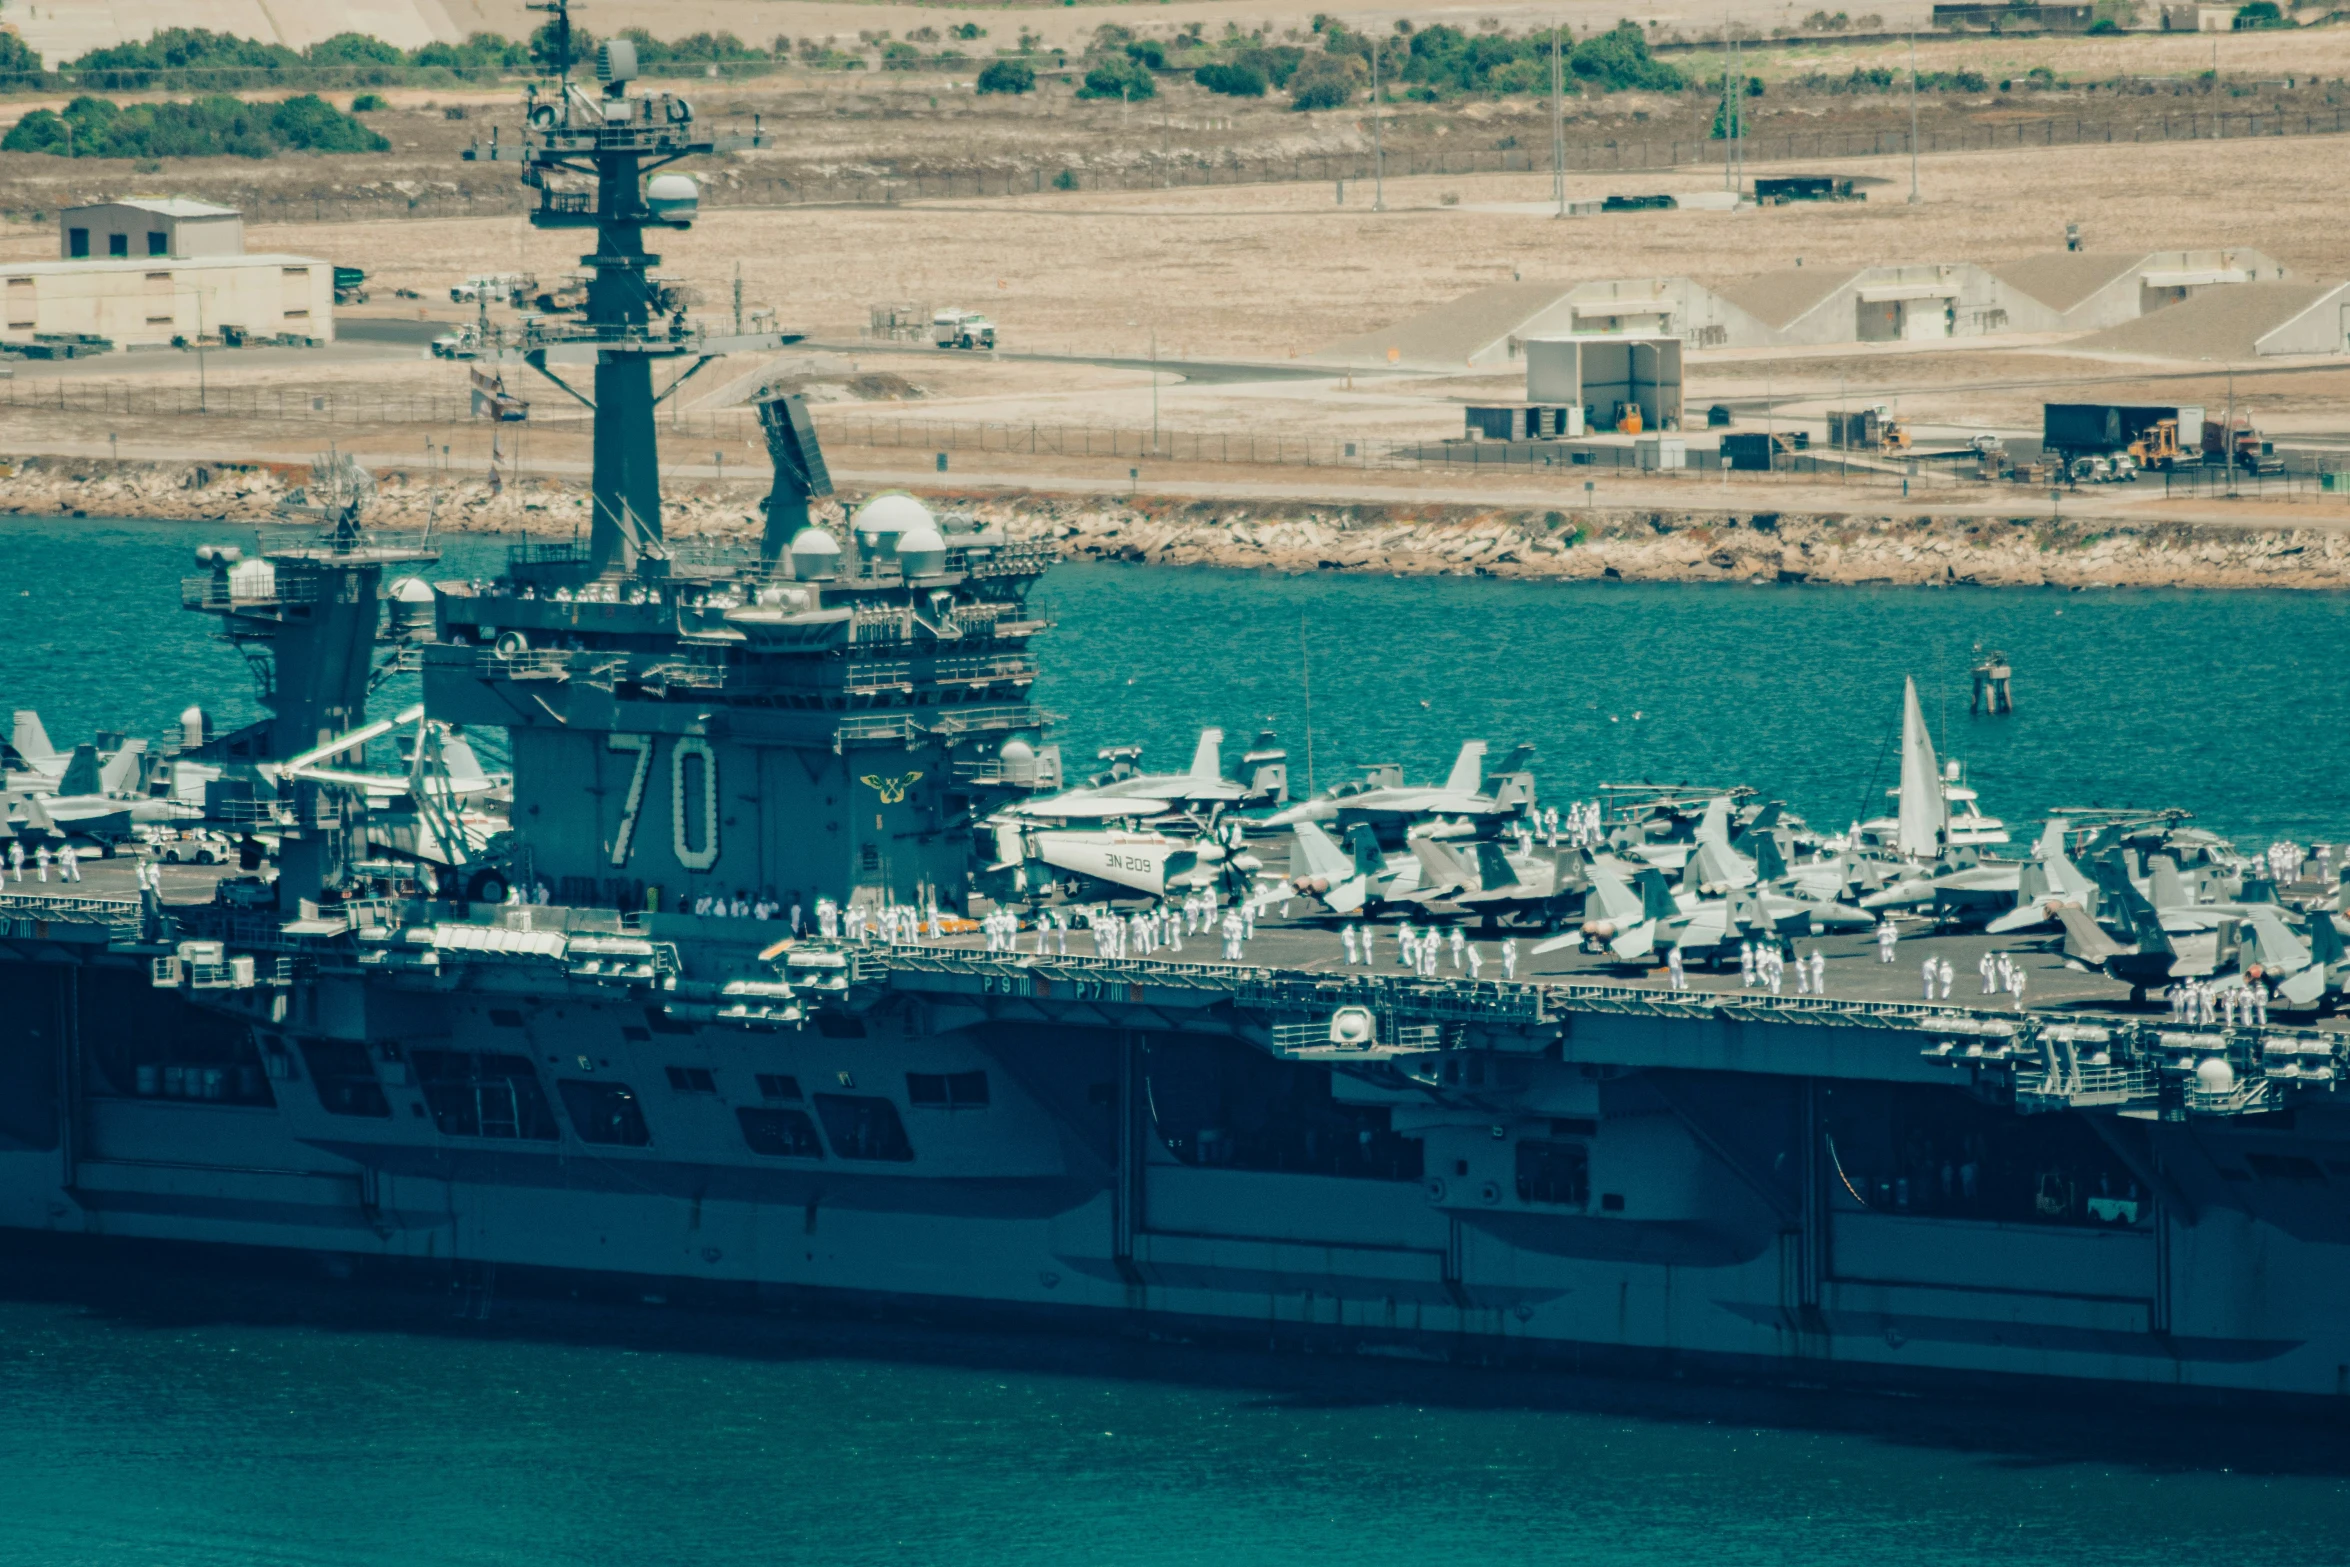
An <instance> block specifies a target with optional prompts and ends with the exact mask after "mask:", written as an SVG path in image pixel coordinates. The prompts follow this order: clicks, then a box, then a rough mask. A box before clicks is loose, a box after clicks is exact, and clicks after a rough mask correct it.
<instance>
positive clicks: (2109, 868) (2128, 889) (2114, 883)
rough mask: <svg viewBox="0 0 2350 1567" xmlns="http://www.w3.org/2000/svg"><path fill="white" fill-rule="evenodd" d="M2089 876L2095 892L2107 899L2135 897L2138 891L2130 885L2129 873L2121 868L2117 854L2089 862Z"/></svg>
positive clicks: (2102, 856) (2109, 854)
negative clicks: (2094, 885)
mask: <svg viewBox="0 0 2350 1567" xmlns="http://www.w3.org/2000/svg"><path fill="white" fill-rule="evenodd" d="M2089 875H2090V876H2091V877H2092V878H2093V879H2094V880H2095V881H2096V883H2097V890H2098V891H2099V892H2101V893H2103V894H2104V895H2105V896H2106V897H2108V898H2124V895H2125V894H2130V895H2135V894H2136V892H2137V890H2138V889H2137V888H2135V887H2133V886H2131V885H2130V873H2129V872H2128V871H2127V870H2126V869H2124V868H2123V866H2122V862H2121V856H2120V854H2119V853H2107V854H2101V855H2099V856H2098V857H2097V858H2096V859H2094V860H2091V861H2090V862H2089ZM2124 901H2125V902H2126V901H2127V900H2126V899H2124Z"/></svg>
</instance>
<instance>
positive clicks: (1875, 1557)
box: [0, 1302, 2350, 1567]
mask: <svg viewBox="0 0 2350 1567" xmlns="http://www.w3.org/2000/svg"><path fill="white" fill-rule="evenodd" d="M670 1326H671V1328H672V1329H673V1330H674V1329H676V1328H678V1326H679V1325H678V1324H677V1323H676V1322H675V1321H674V1320H673V1321H672V1322H671V1323H670ZM685 1331H688V1332H689V1333H690V1325H689V1326H688V1327H687V1328H686V1330H685ZM1344 1377H1345V1374H1344V1373H1343V1372H1340V1373H1339V1374H1338V1377H1337V1380H1335V1381H1334V1382H1326V1383H1323V1384H1321V1385H1318V1386H1314V1387H1311V1388H1307V1389H1297V1388H1264V1387H1249V1386H1242V1385H1235V1384H1233V1383H1230V1382H1227V1381H1222V1380H1219V1379H1215V1378H1194V1379H1189V1380H1161V1379H1157V1378H1153V1377H1144V1376H1136V1375H1102V1374H1088V1373H1082V1372H1076V1373H1073V1372H1062V1371H1053V1370H1039V1369H1036V1368H1034V1367H1033V1366H1006V1365H1002V1364H989V1363H987V1360H986V1358H985V1357H984V1356H980V1357H965V1358H964V1359H963V1360H961V1361H960V1362H959V1363H957V1362H945V1361H940V1360H936V1359H931V1358H926V1357H923V1356H919V1355H909V1356H897V1357H888V1356H881V1357H876V1356H872V1355H866V1354H860V1353H856V1352H854V1351H844V1350H842V1349H841V1348H840V1347H838V1345H837V1343H835V1342H833V1341H830V1340H827V1341H825V1342H823V1343H821V1344H819V1345H817V1346H814V1347H812V1348H810V1349H809V1350H808V1351H807V1352H805V1353H786V1354H784V1355H782V1356H769V1355H762V1354H755V1353H734V1352H715V1353H713V1352H697V1351H696V1350H693V1349H691V1348H675V1347H662V1346H660V1345H657V1344H655V1345H638V1344H632V1343H631V1342H629V1341H628V1340H626V1339H621V1340H617V1341H615V1340H602V1341H597V1342H577V1341H566V1340H564V1339H561V1338H554V1339H546V1338H540V1339H531V1338H504V1337H496V1336H491V1334H490V1332H489V1331H488V1330H482V1331H481V1332H480V1333H479V1334H477V1335H475V1336H467V1335H465V1334H463V1333H458V1332H449V1333H423V1334H420V1333H413V1332H403V1331H391V1330H381V1329H379V1330H375V1331H365V1332H361V1331H348V1330H333V1329H325V1328H317V1327H288V1326H283V1325H270V1326H250V1325H240V1324H236V1323H222V1322H217V1321H214V1322H201V1323H189V1322H156V1321H151V1320H145V1319H140V1318H131V1319H127V1320H126V1319H121V1318H116V1317H113V1316H110V1315H105V1314H92V1313H87V1312H85V1311H83V1310H82V1309H80V1308H75V1307H66V1306H58V1305H52V1304H47V1303H39V1302H25V1303H6V1302H0V1475H5V1477H6V1478H5V1480H4V1481H0V1486H4V1488H5V1492H6V1502H5V1505H4V1507H0V1563H5V1564H9V1567H16V1564H24V1567H117V1564H122V1567H129V1564H142V1567H143V1564H150V1563H152V1564H169V1567H250V1564H256V1563H270V1564H281V1563H282V1564H305V1567H307V1564H313V1563H316V1564H326V1567H419V1564H427V1563H449V1564H461V1567H471V1564H484V1567H489V1564H498V1567H505V1564H517V1563H529V1564H553V1567H608V1564H621V1563H626V1564H629V1567H711V1564H735V1563H745V1564H749V1563H774V1562H792V1563H801V1562H805V1563H824V1564H839V1567H866V1564H873V1567H881V1564H900V1563H942V1564H990V1567H992V1564H1006V1567H1013V1564H1019V1567H1028V1564H1062V1563H1067V1564H1094V1563H1104V1564H1136V1567H1233V1564H1266V1567H1292V1564H1294V1567H1328V1564H1329V1563H1332V1562H1345V1563H1348V1564H1350V1567H1426V1564H1428V1563H1452V1562H1457V1563H1464V1564H1478V1567H1497V1564H1516V1563H1558V1564H1575V1567H1634V1564H1642V1567H1645V1564H1671V1567H1685V1564H1706V1567H1745V1564H1769V1567H1780V1564H1786V1567H1884V1564H1886V1563H1889V1562H1899V1563H1901V1564H1902V1567H1959V1564H1976V1563H2001V1564H2007V1567H2042V1564H2084V1563H2089V1564H2114V1567H2120V1564H2130V1567H2138V1564H2145V1567H2177V1564H2184V1563H2201V1562H2223V1561H2224V1562H2227V1563H2229V1564H2231V1567H2285V1564H2293V1567H2301V1564H2317V1563H2333V1562H2340V1561H2343V1560H2346V1559H2350V1482H2345V1481H2344V1480H2343V1479H2342V1478H2340V1477H2338V1476H2335V1475H2326V1474H2312V1473H2309V1472H2307V1470H2306V1468H2303V1467H2296V1468H2294V1469H2291V1470H2288V1472H2285V1473H2273V1472H2259V1471H2257V1470H2255V1471H2253V1472H2246V1470H2245V1468H2244V1455H2243V1454H2242V1453H2241V1452H2236V1451H2231V1450H2230V1447H2231V1439H2229V1438H2226V1437H2221V1438H2215V1440H2214V1442H2213V1445H2212V1446H2211V1448H2209V1449H2208V1450H2205V1451H2204V1452H2203V1453H2202V1454H2201V1455H2200V1457H2197V1458H2191V1459H2190V1461H2188V1462H2186V1463H2184V1464H2181V1463H2178V1462H2175V1461H2167V1460H2166V1461H2160V1462H2149V1461H2146V1460H2145V1459H2144V1458H2142V1457H2138V1456H2129V1457H2122V1458H2115V1457H2107V1456H2099V1455H2096V1454H2089V1455H2082V1454H2058V1455H2051V1454H2048V1453H2046V1452H2044V1451H2040V1450H2037V1447H2036V1443H2035V1441H2034V1440H2033V1438H2035V1437H2036V1436H2038V1435H2039V1434H2041V1433H2042V1432H2044V1430H2045V1429H2046V1428H2047V1427H2048V1426H2049V1425H2050V1424H2052V1423H2053V1422H2054V1420H2055V1419H2058V1418H2061V1417H2056V1416H2052V1414H2051V1413H2050V1412H2048V1411H2045V1410H2033V1409H2030V1408H2023V1409H2018V1410H2016V1411H2014V1412H2013V1414H2012V1416H2010V1417H2008V1418H2010V1419H2012V1420H2013V1422H2014V1426H2013V1435H2014V1437H2015V1440H2014V1441H2013V1442H2012V1443H2002V1442H2000V1441H1998V1440H1996V1437H1997V1434H1998V1433H1997V1432H1996V1431H1994V1433H1993V1437H1994V1440H1993V1441H1992V1442H1991V1443H1990V1444H1989V1445H1987V1446H1986V1445H1983V1444H1982V1443H1981V1442H1980V1441H1979V1440H1976V1439H1975V1438H1970V1439H1968V1440H1966V1441H1963V1442H1947V1443H1945V1442H1938V1441H1934V1440H1925V1441H1920V1440H1916V1439H1913V1438H1910V1437H1908V1436H1905V1435H1904V1434H1902V1433H1900V1432H1899V1431H1897V1430H1870V1431H1865V1432H1851V1431H1846V1430H1827V1429H1806V1428H1805V1427H1804V1426H1802V1425H1801V1424H1796V1425H1768V1424H1754V1423H1731V1422H1729V1421H1726V1420H1707V1419H1705V1418H1703V1417H1701V1416H1695V1415H1688V1416H1681V1417H1670V1416H1659V1415H1655V1414H1624V1413H1593V1412H1578V1411H1576V1410H1573V1409H1541V1408H1525V1407H1513V1406H1511V1405H1509V1404H1506V1403H1505V1404H1502V1405H1499V1406H1495V1405H1491V1404H1485V1405H1481V1406H1464V1405H1460V1404H1457V1403H1455V1404H1447V1403H1441V1402H1429V1401H1427V1400H1425V1399H1422V1398H1417V1397H1411V1396H1403V1397H1396V1396H1391V1395H1383V1394H1381V1393H1379V1392H1377V1391H1374V1390H1370V1389H1365V1390H1364V1391H1363V1392H1361V1393H1357V1394H1350V1393H1349V1392H1348V1391H1347V1389H1346V1387H1345V1380H1344ZM1479 1385H1480V1386H1481V1387H1482V1389H1483V1390H1484V1392H1485V1393H1486V1394H1487V1395H1488V1396H1489V1397H1490V1396H1493V1395H1494V1394H1495V1393H1496V1387H1495V1384H1494V1383H1493V1382H1491V1381H1485V1382H1483V1383H1481V1384H1479ZM1499 1396H1501V1397H1503V1398H1507V1397H1509V1396H1510V1395H1509V1393H1508V1390H1507V1388H1506V1386H1504V1387H1502V1388H1501V1389H1499ZM1979 1435H1980V1433H1976V1436H1977V1437H1979ZM2270 1450H2271V1451H2273V1449H2270ZM2189 1451H2190V1453H2191V1452H2192V1449H2190V1450H2189Z"/></svg>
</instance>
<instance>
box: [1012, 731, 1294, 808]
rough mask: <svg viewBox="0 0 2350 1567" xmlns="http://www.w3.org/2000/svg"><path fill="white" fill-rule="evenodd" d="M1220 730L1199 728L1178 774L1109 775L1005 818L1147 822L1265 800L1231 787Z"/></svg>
mask: <svg viewBox="0 0 2350 1567" xmlns="http://www.w3.org/2000/svg"><path fill="white" fill-rule="evenodd" d="M1223 745H1224V731H1223V730H1221V729H1203V730H1201V731H1200V735H1199V746H1198V748H1197V749H1196V750H1194V751H1193V752H1192V757H1191V770H1190V771H1189V772H1182V773H1129V774H1126V775H1124V776H1119V775H1117V773H1116V772H1115V769H1113V771H1112V773H1110V774H1107V775H1104V776H1103V777H1100V778H1097V779H1095V780H1094V781H1093V782H1092V783H1090V784H1088V785H1086V786H1085V787H1084V788H1082V789H1071V790H1068V791H1066V792H1064V793H1061V794H1056V795H1053V796H1050V797H1049V798H1047V799H1042V800H1028V801H1024V802H1022V803H1021V804H1018V805H1015V806H1011V807H1009V808H1008V809H1007V812H1006V814H1008V815H1012V816H1019V817H1024V818H1026V819H1028V820H1030V821H1051V822H1076V821H1097V822H1113V821H1148V820H1150V819H1152V818H1154V817H1160V816H1173V815H1178V814H1182V813H1185V812H1188V811H1194V810H1200V809H1203V808H1204V809H1207V810H1210V811H1217V810H1221V809H1223V808H1225V807H1227V806H1235V805H1245V804H1251V803H1255V802H1258V801H1262V800H1264V799H1266V798H1267V797H1268V795H1269V790H1268V789H1267V788H1264V787H1257V786H1253V785H1251V784H1244V783H1235V782H1233V781H1232V780H1231V779H1229V778H1226V777H1225V776H1224V762H1223V755H1222V749H1223Z"/></svg>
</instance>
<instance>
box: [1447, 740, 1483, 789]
mask: <svg viewBox="0 0 2350 1567" xmlns="http://www.w3.org/2000/svg"><path fill="white" fill-rule="evenodd" d="M1484 781H1485V742H1484V741H1482V740H1471V741H1469V742H1468V743H1467V744H1466V745H1464V746H1462V747H1461V754H1460V755H1458V756H1456V757H1454V758H1453V762H1452V775H1451V776H1450V777H1448V778H1446V779H1445V780H1444V787H1445V788H1446V789H1448V790H1450V791H1452V792H1453V793H1455V794H1475V793H1476V792H1477V788H1478V786H1479V785H1480V784H1482V783H1484Z"/></svg>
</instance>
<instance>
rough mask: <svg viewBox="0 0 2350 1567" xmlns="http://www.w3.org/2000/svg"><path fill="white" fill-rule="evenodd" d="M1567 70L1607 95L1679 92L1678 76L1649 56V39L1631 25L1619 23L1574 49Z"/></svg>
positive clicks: (1676, 72)
mask: <svg viewBox="0 0 2350 1567" xmlns="http://www.w3.org/2000/svg"><path fill="white" fill-rule="evenodd" d="M1567 64H1568V67H1569V68H1570V69H1571V70H1573V71H1574V73H1575V74H1576V75H1577V76H1579V77H1581V78H1583V80H1585V81H1587V82H1590V83H1592V84H1593V85H1595V86H1597V87H1599V88H1600V89H1602V90H1603V91H1606V92H1625V91H1634V90H1639V91H1647V92H1679V91H1680V90H1681V89H1682V87H1683V86H1685V85H1686V83H1685V81H1684V80H1683V78H1682V76H1681V73H1680V72H1679V71H1676V70H1674V69H1673V68H1672V67H1671V66H1669V65H1667V64H1665V62H1664V61H1662V60H1659V59H1657V58H1656V57H1655V56H1653V55H1651V54H1650V53H1649V52H1648V38H1647V36H1646V35H1645V34H1643V33H1642V32H1641V31H1640V29H1639V28H1637V27H1635V26H1633V25H1632V24H1631V23H1630V22H1618V23H1617V24H1616V25H1615V26H1613V27H1611V28H1609V29H1608V30H1607V31H1606V32H1604V33H1593V34H1592V35H1591V36H1590V37H1588V38H1586V39H1584V40H1583V41H1582V42H1581V43H1579V44H1577V45H1576V46H1575V52H1574V53H1573V54H1572V55H1570V56H1568V58H1567Z"/></svg>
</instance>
